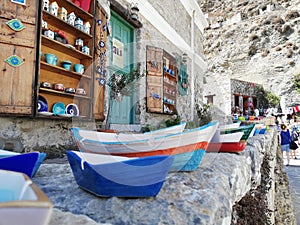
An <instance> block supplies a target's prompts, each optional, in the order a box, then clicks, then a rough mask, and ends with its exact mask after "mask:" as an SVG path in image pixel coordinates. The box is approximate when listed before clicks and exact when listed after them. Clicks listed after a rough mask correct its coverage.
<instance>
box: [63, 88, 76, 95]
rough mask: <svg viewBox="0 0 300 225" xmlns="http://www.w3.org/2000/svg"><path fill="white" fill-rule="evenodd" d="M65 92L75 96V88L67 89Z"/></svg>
mask: <svg viewBox="0 0 300 225" xmlns="http://www.w3.org/2000/svg"><path fill="white" fill-rule="evenodd" d="M65 92H66V93H70V94H75V88H66V89H65Z"/></svg>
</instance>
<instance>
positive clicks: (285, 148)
mask: <svg viewBox="0 0 300 225" xmlns="http://www.w3.org/2000/svg"><path fill="white" fill-rule="evenodd" d="M280 128H281V131H280V135H279V143H280V148H281V151H282V152H285V154H286V158H287V166H289V165H290V142H291V134H290V131H289V130H288V129H287V126H286V125H285V124H281V126H280Z"/></svg>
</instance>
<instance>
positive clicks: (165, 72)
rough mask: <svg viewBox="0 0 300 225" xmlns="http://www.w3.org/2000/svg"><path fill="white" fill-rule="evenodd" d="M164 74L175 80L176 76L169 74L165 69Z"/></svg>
mask: <svg viewBox="0 0 300 225" xmlns="http://www.w3.org/2000/svg"><path fill="white" fill-rule="evenodd" d="M164 76H168V77H169V78H172V79H175V80H176V76H175V75H172V74H169V73H168V72H167V71H164Z"/></svg>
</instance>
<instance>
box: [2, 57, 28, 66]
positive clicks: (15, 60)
mask: <svg viewBox="0 0 300 225" xmlns="http://www.w3.org/2000/svg"><path fill="white" fill-rule="evenodd" d="M5 62H6V63H7V64H8V65H10V66H12V67H18V66H20V65H22V64H23V63H24V60H23V59H21V58H20V57H19V56H17V55H11V56H9V57H8V58H6V59H5Z"/></svg>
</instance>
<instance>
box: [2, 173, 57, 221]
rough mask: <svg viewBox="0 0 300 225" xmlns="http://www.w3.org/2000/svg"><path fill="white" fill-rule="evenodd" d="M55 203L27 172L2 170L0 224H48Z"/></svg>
mask: <svg viewBox="0 0 300 225" xmlns="http://www.w3.org/2000/svg"><path fill="white" fill-rule="evenodd" d="M52 208H53V205H52V203H51V201H50V200H49V199H48V197H47V196H46V195H45V194H44V192H42V191H41V190H40V189H39V188H38V187H37V186H36V185H35V184H34V183H32V181H31V180H30V179H29V177H28V176H27V175H25V174H22V173H18V172H12V171H7V170H0V224H5V225H18V224H26V225H27V224H28V225H29V224H30V225H47V224H48V223H49V221H50V216H51V213H52Z"/></svg>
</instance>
